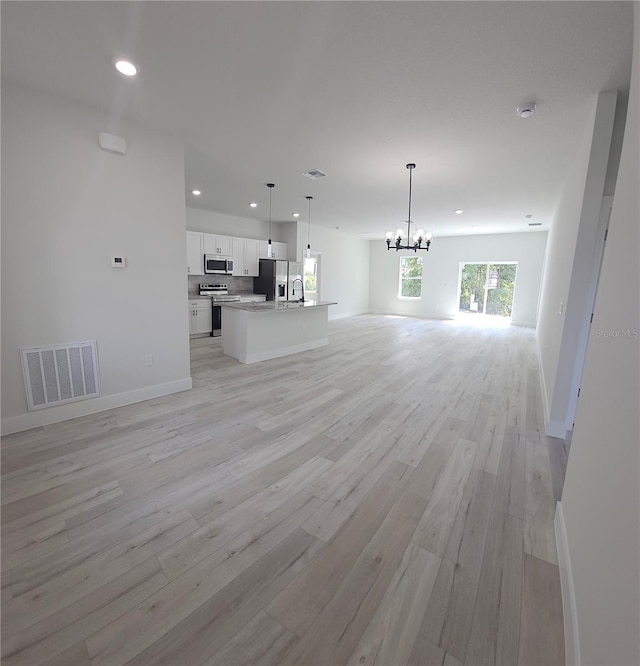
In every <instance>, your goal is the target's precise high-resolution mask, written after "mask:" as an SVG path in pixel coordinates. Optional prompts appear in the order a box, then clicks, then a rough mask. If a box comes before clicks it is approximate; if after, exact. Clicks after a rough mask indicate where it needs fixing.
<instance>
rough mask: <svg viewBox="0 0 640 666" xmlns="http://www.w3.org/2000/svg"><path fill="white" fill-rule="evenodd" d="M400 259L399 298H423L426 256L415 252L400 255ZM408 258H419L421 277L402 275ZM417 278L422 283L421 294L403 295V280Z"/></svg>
mask: <svg viewBox="0 0 640 666" xmlns="http://www.w3.org/2000/svg"><path fill="white" fill-rule="evenodd" d="M399 259H400V261H399V262H398V294H397V298H399V299H401V300H403V301H419V300H420V299H421V298H422V285H423V282H424V257H422V256H421V255H418V254H417V253H416V255H413V254H408V255H401V256H400V257H399ZM406 259H417V260H418V261H419V263H420V276H419V277H406V278H403V277H402V268H403V264H404V261H405V260H406ZM403 279H404V280H416V281H419V283H420V295H419V296H403V295H402V280H403Z"/></svg>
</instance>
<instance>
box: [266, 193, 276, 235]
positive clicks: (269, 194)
mask: <svg viewBox="0 0 640 666" xmlns="http://www.w3.org/2000/svg"><path fill="white" fill-rule="evenodd" d="M267 187H268V188H269V245H271V192H272V191H273V188H274V187H275V185H274V184H273V183H267Z"/></svg>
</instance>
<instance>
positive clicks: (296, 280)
mask: <svg viewBox="0 0 640 666" xmlns="http://www.w3.org/2000/svg"><path fill="white" fill-rule="evenodd" d="M296 282H299V283H300V286H301V287H302V298H301V299H300V302H301V303H304V282H303V281H302V280H301V279H300V278H296V279H295V280H294V281H293V282H292V283H291V295H292V296H295V294H296Z"/></svg>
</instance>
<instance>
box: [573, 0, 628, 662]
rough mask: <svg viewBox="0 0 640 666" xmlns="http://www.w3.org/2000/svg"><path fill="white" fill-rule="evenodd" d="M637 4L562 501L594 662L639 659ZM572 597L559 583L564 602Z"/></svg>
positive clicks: (581, 632) (583, 645)
mask: <svg viewBox="0 0 640 666" xmlns="http://www.w3.org/2000/svg"><path fill="white" fill-rule="evenodd" d="M634 9H635V19H634V20H635V45H634V58H633V74H632V78H631V82H632V83H631V86H632V88H631V96H630V102H629V109H628V113H627V125H626V131H625V137H624V144H623V150H622V158H621V161H620V170H619V174H618V182H617V186H616V193H615V198H614V202H613V209H612V213H611V222H610V227H609V238H608V241H607V245H606V249H605V254H604V260H603V264H602V272H601V275H600V284H599V287H598V295H597V298H596V306H595V311H594V319H593V326H592V331H591V337H590V339H589V346H588V350H587V358H586V363H585V369H584V375H583V381H582V388H581V393H580V400H579V402H578V410H577V413H576V421H575V428H574V431H573V440H572V443H571V453H570V455H569V463H568V467H567V476H566V482H565V488H564V493H563V496H562V503H561V513H562V514H563V515H564V524H565V526H566V538H567V544H568V553H567V555H568V558H569V561H570V564H571V571H572V573H573V585H574V589H575V609H573V610H575V614H576V615H575V618H574V619H575V623H576V626H577V628H578V642H577V647H578V650H579V657H580V663H581V664H585V665H587V664H591V665H593V666H596V665H598V666H601V665H602V664H608V665H614V664H615V665H620V666H622V665H624V666H628V665H630V664H639V663H640V648H639V646H638V640H639V635H640V632H639V631H638V629H639V626H640V615H639V611H638V601H639V595H640V581H639V574H638V572H639V564H640V549H639V544H640V534H639V525H640V515H639V514H640V511H639V506H640V501H639V487H640V482H639V478H638V470H639V465H640V460H639V448H640V444H639V442H640V432H639V430H640V428H639V425H638V405H640V390H639V384H640V378H639V375H640V354H639V347H640V339H639V337H638V335H639V331H640V307H639V304H640V274H639V270H638V266H639V265H640V257H639V255H640V238H639V233H638V226H639V225H638V220H639V219H640V204H639V201H638V183H640V168H639V165H638V153H639V150H638V146H640V131H639V119H640V104H639V101H638V92H639V91H638V82H639V81H640V11H639V9H640V7H639V6H638V4H636V6H635V7H634ZM623 332H624V334H623ZM627 332H630V335H625V334H626V333H627ZM565 573H566V572H565ZM567 596H568V595H567V591H566V590H564V589H563V597H564V601H565V604H566V603H568V602H569V601H570V600H569V599H567Z"/></svg>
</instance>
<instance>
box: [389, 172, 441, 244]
mask: <svg viewBox="0 0 640 666" xmlns="http://www.w3.org/2000/svg"><path fill="white" fill-rule="evenodd" d="M415 168H416V165H415V164H413V163H411V164H407V169H409V215H408V217H407V236H406V243H407V244H406V245H402V238H403V231H402V229H398V230H396V239H395V241H392V239H393V231H387V233H386V240H387V250H390V249H391V247H392V245H393V247H395V249H396V252H397V251H398V250H413V251H414V252H417V251H418V250H426V251H427V252H428V251H429V245H431V239H432V238H433V234H432V233H431V232H430V231H429V232H427V233H426V234H425V232H424V230H423V229H418V231H416V233H415V235H414V236H413V244H411V245H410V244H409V243H411V176H412V172H413V170H414V169H415ZM423 242H424V243H425V244H424V245H422V243H423Z"/></svg>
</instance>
